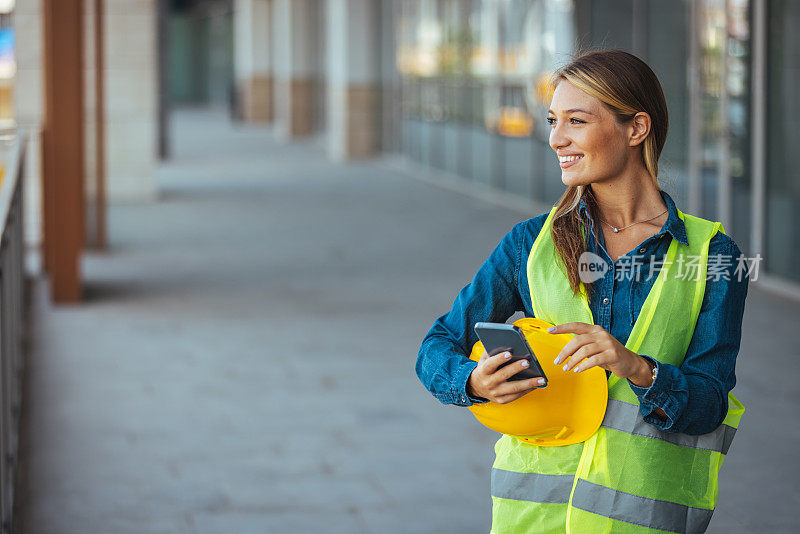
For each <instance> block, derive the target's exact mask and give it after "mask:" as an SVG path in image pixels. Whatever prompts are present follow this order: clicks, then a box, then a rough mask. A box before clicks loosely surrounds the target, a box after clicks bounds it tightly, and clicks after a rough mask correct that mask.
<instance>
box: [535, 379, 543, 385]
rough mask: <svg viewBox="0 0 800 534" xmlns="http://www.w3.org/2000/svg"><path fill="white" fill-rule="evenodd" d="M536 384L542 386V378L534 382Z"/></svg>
mask: <svg viewBox="0 0 800 534" xmlns="http://www.w3.org/2000/svg"><path fill="white" fill-rule="evenodd" d="M536 383H537V384H539V385H540V386H543V385H544V378H540V379H539V380H537V381H536Z"/></svg>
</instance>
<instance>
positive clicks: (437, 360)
mask: <svg viewBox="0 0 800 534" xmlns="http://www.w3.org/2000/svg"><path fill="white" fill-rule="evenodd" d="M524 225H525V223H524V222H523V223H519V224H517V225H516V226H515V227H514V228H513V229H512V230H511V232H509V233H508V234H506V236H505V237H504V238H503V239H502V241H501V242H500V244H499V245H497V247H496V248H495V249H494V251H493V252H492V254H491V255H490V256H489V258H488V259H487V260H486V261H485V262H484V263H483V265H481V267H480V269H479V270H478V272H477V273H476V274H475V277H474V278H473V280H472V281H471V282H470V283H469V284H467V285H466V286H465V287H464V288H463V289H462V290H461V291H460V292H459V293H458V296H457V297H456V299H455V302H454V303H453V307H452V309H451V310H450V311H449V312H447V313H446V314H444V315H442V316H441V317H439V318H438V319H437V320H436V322H435V323H434V324H433V327H431V329H430V331H429V332H428V334H427V335H426V336H425V338H424V339H423V341H422V346H421V347H420V350H419V354H418V356H417V364H416V373H417V376H418V377H419V379H420V381H421V382H422V384H423V385H424V386H425V387H426V388H427V389H428V391H430V392H431V393H432V394H433V396H434V397H436V398H437V399H438V400H439V401H441V402H442V403H443V404H456V405H459V406H470V405H472V404H473V403H479V402H486V400H485V399H480V398H475V397H470V396H469V395H468V394H467V391H466V385H467V380H468V379H469V376H470V373H472V370H473V369H475V367H476V366H477V362H475V361H473V360H470V359H469V357H468V356H467V355H468V354H469V352H470V351H471V350H472V346H473V344H474V343H475V342H476V341H477V340H478V338H477V335H476V334H475V331H474V330H473V327H474V325H475V323H476V322H480V321H487V322H499V323H504V322H505V321H506V320H507V319H508V318H509V317H511V316H512V315H513V314H514V313H515V312H516V311H517V310H521V309H522V302H521V299H520V295H519V290H518V283H517V282H518V279H519V271H520V263H521V254H522V234H523V231H524Z"/></svg>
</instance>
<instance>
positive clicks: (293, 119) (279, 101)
mask: <svg viewBox="0 0 800 534" xmlns="http://www.w3.org/2000/svg"><path fill="white" fill-rule="evenodd" d="M316 6H317V1H316V0H274V4H273V19H272V35H273V38H274V41H273V43H274V51H275V55H274V56H273V58H274V63H273V66H274V73H275V122H276V124H275V126H276V131H277V133H278V134H279V135H280V136H281V137H283V138H286V139H293V138H297V137H304V136H308V135H311V134H312V133H313V131H314V74H315V72H314V71H315V69H316V58H315V54H316V50H317V46H316V31H315V28H316V18H315V15H316V12H315V7H316Z"/></svg>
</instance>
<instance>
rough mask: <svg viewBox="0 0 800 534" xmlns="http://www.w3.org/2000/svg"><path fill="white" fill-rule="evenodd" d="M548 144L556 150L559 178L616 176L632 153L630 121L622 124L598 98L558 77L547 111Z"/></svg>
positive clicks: (571, 182)
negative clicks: (559, 79) (549, 128)
mask: <svg viewBox="0 0 800 534" xmlns="http://www.w3.org/2000/svg"><path fill="white" fill-rule="evenodd" d="M547 121H548V122H549V123H550V125H551V127H552V130H551V131H550V147H551V148H552V149H553V150H555V151H556V154H557V156H558V163H559V166H560V167H561V181H562V182H563V183H564V185H567V186H576V185H587V184H589V183H593V182H602V181H605V180H608V179H610V178H614V177H616V176H619V175H620V174H621V173H622V172H623V170H624V169H625V168H626V166H627V165H629V164H630V162H631V158H632V157H633V158H635V157H638V158H639V160H641V155H639V154H638V153H635V152H636V151H635V150H632V148H633V147H631V145H630V140H631V139H630V136H631V134H632V133H633V128H632V126H631V124H629V123H627V124H621V123H619V122H618V121H617V118H616V117H615V115H614V113H613V112H611V110H609V109H608V107H606V106H605V105H604V104H603V103H602V102H601V101H600V100H598V99H597V98H595V97H594V96H591V95H589V94H587V93H584V92H583V91H581V90H580V89H578V88H577V87H575V86H574V85H572V84H571V83H569V82H568V81H566V80H561V82H560V83H559V84H558V86H557V87H556V89H555V92H554V93H553V100H552V102H551V104H550V109H549V110H548V118H547Z"/></svg>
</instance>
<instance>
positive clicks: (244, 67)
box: [233, 0, 273, 122]
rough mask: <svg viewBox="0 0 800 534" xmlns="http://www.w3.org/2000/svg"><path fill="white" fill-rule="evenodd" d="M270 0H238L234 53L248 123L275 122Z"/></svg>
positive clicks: (241, 111) (241, 109)
mask: <svg viewBox="0 0 800 534" xmlns="http://www.w3.org/2000/svg"><path fill="white" fill-rule="evenodd" d="M270 7H271V6H270V1H269V0H235V3H234V8H233V9H234V11H233V27H234V30H233V37H234V43H233V47H234V48H233V54H234V71H235V75H236V91H237V102H238V110H237V111H238V115H239V117H240V118H241V119H242V120H243V121H245V122H270V121H272V109H273V108H272V61H271V59H270V53H271V51H270V42H269V41H270V40H269V36H270Z"/></svg>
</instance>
